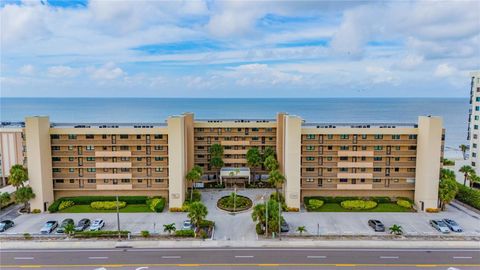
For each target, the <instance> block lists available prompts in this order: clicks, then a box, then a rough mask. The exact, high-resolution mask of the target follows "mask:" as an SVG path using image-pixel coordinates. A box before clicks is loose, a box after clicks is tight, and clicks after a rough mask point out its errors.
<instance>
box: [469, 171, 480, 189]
mask: <svg viewBox="0 0 480 270" xmlns="http://www.w3.org/2000/svg"><path fill="white" fill-rule="evenodd" d="M468 179H469V180H470V187H471V188H473V184H474V183H480V176H478V175H476V174H475V173H472V174H471V175H470V176H469V178H468Z"/></svg>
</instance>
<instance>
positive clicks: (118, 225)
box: [116, 195, 121, 240]
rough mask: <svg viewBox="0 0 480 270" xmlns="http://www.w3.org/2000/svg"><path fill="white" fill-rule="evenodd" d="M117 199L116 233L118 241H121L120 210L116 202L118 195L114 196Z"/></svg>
mask: <svg viewBox="0 0 480 270" xmlns="http://www.w3.org/2000/svg"><path fill="white" fill-rule="evenodd" d="M116 199H117V231H118V240H121V235H120V210H119V208H118V205H119V202H118V195H116Z"/></svg>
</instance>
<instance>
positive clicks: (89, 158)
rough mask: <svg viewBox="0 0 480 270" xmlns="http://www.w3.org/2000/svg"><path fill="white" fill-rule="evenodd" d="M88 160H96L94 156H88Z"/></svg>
mask: <svg viewBox="0 0 480 270" xmlns="http://www.w3.org/2000/svg"><path fill="white" fill-rule="evenodd" d="M87 161H95V158H94V157H87Z"/></svg>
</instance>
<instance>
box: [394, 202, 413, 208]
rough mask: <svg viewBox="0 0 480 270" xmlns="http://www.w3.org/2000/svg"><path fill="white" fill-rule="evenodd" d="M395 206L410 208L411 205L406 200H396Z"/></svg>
mask: <svg viewBox="0 0 480 270" xmlns="http://www.w3.org/2000/svg"><path fill="white" fill-rule="evenodd" d="M397 204H398V205H400V206H401V207H405V208H412V204H411V203H410V202H409V201H406V200H397Z"/></svg>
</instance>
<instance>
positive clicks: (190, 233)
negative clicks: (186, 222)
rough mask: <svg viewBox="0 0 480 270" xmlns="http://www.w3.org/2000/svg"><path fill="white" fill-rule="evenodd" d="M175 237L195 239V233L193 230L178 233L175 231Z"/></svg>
mask: <svg viewBox="0 0 480 270" xmlns="http://www.w3.org/2000/svg"><path fill="white" fill-rule="evenodd" d="M175 236H177V237H195V232H194V231H193V230H178V231H175Z"/></svg>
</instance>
